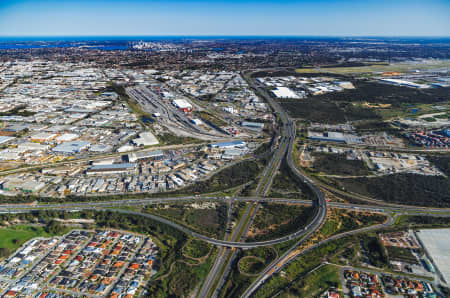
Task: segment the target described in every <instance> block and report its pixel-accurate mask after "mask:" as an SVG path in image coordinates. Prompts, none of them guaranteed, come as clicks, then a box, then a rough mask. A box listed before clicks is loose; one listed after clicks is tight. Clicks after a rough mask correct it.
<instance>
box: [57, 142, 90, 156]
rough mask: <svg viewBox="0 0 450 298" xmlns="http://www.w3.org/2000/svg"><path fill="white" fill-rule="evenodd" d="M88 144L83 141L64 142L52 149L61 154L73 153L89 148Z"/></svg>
mask: <svg viewBox="0 0 450 298" xmlns="http://www.w3.org/2000/svg"><path fill="white" fill-rule="evenodd" d="M90 145H91V143H89V142H85V141H73V142H66V143H62V144H61V145H58V146H56V147H55V148H53V149H52V151H53V152H57V153H62V154H75V153H79V152H80V151H82V150H85V149H87V148H89V146H90Z"/></svg>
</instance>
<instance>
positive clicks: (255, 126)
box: [241, 121, 264, 131]
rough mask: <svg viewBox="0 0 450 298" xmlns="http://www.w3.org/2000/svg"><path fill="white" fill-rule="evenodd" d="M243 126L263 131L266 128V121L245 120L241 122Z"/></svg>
mask: <svg viewBox="0 0 450 298" xmlns="http://www.w3.org/2000/svg"><path fill="white" fill-rule="evenodd" d="M241 125H242V127H245V128H248V129H252V130H256V131H262V130H263V129H264V123H260V122H249V121H243V122H242V123H241Z"/></svg>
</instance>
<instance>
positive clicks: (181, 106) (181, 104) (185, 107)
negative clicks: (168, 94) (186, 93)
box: [172, 99, 192, 113]
mask: <svg viewBox="0 0 450 298" xmlns="http://www.w3.org/2000/svg"><path fill="white" fill-rule="evenodd" d="M172 104H173V105H174V106H175V107H176V108H177V109H178V110H180V111H183V112H186V113H188V112H191V111H192V105H191V104H190V103H189V102H187V101H186V100H184V99H175V100H172Z"/></svg>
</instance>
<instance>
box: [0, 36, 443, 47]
mask: <svg viewBox="0 0 450 298" xmlns="http://www.w3.org/2000/svg"><path fill="white" fill-rule="evenodd" d="M246 39H247V40H252V39H253V40H261V39H266V40H280V41H283V40H285V41H286V40H296V39H297V40H305V41H317V40H321V41H329V42H345V41H362V42H364V41H366V42H369V41H384V42H403V43H419V44H422V43H423V44H431V43H450V37H344V36H343V37H332V36H329V37H327V36H182V35H179V36H32V37H23V36H21V37H0V50H2V49H38V48H65V47H87V48H92V49H103V50H126V49H129V48H130V42H135V41H165V42H180V41H189V40H191V41H192V40H224V41H225V40H246ZM216 50H218V48H216Z"/></svg>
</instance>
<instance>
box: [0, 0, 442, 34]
mask: <svg viewBox="0 0 450 298" xmlns="http://www.w3.org/2000/svg"><path fill="white" fill-rule="evenodd" d="M72 35H73V36H87V35H94V36H95V35H135V36H139V35H322V36H450V0H427V1H415V0H409V1H406V0H361V1H354V0H334V1H332V0H315V1H314V0H308V1H286V0H278V1H268V0H260V1H255V0H241V1H214V0H209V1H204V0H193V1H182V0H166V1H158V0H156V1H143V0H128V1H125V0H108V1H107V0H76V1H75V0H68V1H65V0H39V1H32V0H22V1H19V0H16V1H14V0H11V1H9V0H0V36H72Z"/></svg>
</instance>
